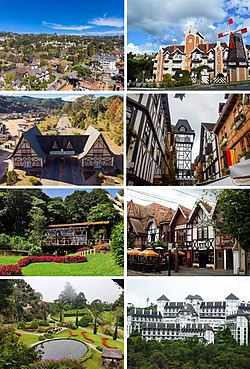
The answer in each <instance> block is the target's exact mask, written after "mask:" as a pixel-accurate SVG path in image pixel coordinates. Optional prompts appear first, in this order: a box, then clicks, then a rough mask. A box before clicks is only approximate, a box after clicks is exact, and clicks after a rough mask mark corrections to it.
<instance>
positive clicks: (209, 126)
mask: <svg viewBox="0 0 250 369" xmlns="http://www.w3.org/2000/svg"><path fill="white" fill-rule="evenodd" d="M201 125H202V126H204V127H205V128H206V129H207V130H208V131H209V132H213V129H214V127H215V123H201Z"/></svg>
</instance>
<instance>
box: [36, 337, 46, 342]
mask: <svg viewBox="0 0 250 369" xmlns="http://www.w3.org/2000/svg"><path fill="white" fill-rule="evenodd" d="M38 340H39V341H44V340H46V337H44V336H39V337H38Z"/></svg>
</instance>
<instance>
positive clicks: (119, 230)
mask: <svg viewBox="0 0 250 369" xmlns="http://www.w3.org/2000/svg"><path fill="white" fill-rule="evenodd" d="M110 241H111V247H110V248H111V251H112V253H113V255H114V257H115V260H116V262H117V264H118V265H120V266H123V265H124V225H123V223H122V222H121V223H118V224H117V225H116V226H115V227H114V228H113V229H112V232H111V236H110Z"/></svg>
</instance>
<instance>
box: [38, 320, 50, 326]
mask: <svg viewBox="0 0 250 369" xmlns="http://www.w3.org/2000/svg"><path fill="white" fill-rule="evenodd" d="M52 323H54V321H52ZM38 324H39V325H40V326H42V327H48V326H49V323H48V322H47V320H40V321H39V322H38Z"/></svg>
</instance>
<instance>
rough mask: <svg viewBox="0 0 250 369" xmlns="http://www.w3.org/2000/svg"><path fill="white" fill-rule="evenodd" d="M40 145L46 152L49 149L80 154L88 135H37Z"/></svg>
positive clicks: (47, 152) (48, 151)
mask: <svg viewBox="0 0 250 369" xmlns="http://www.w3.org/2000/svg"><path fill="white" fill-rule="evenodd" d="M37 139H38V142H39V144H40V146H41V147H42V149H43V151H44V152H45V153H46V154H49V153H50V151H61V150H63V151H72V150H74V151H75V154H80V153H82V152H83V149H84V147H85V145H86V142H87V139H88V136H86V135H79V136H77V135H65V136H63V135H56V136H38V137H37Z"/></svg>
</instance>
